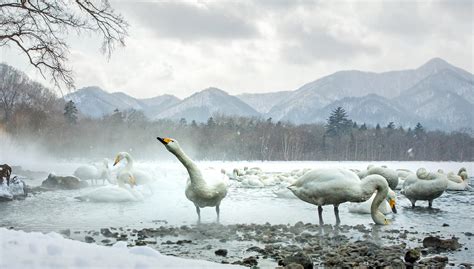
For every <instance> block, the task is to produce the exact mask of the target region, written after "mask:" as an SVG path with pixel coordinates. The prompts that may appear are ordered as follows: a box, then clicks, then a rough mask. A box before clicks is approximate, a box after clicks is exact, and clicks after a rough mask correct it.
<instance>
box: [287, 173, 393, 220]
mask: <svg viewBox="0 0 474 269" xmlns="http://www.w3.org/2000/svg"><path fill="white" fill-rule="evenodd" d="M288 189H290V190H291V191H292V192H293V193H294V194H295V195H296V196H297V197H298V198H300V199H301V200H303V201H305V202H307V203H311V204H314V205H317V206H318V215H319V223H320V225H322V224H324V222H323V217H322V212H323V208H322V206H323V205H334V213H335V215H336V224H339V223H340V222H341V221H340V219H339V208H338V206H339V204H342V203H345V202H357V203H360V202H363V201H366V200H368V199H369V198H370V197H371V196H372V194H373V193H374V192H375V191H377V195H375V198H374V201H373V202H372V205H371V207H370V213H371V215H372V220H373V221H374V222H375V223H376V224H388V223H389V221H388V220H387V219H386V218H385V216H384V215H383V214H382V213H381V212H380V211H379V210H378V208H379V206H380V204H381V203H382V202H383V201H384V199H385V198H386V197H387V194H388V184H387V181H386V180H385V178H383V177H382V176H380V175H369V176H366V177H364V178H363V179H362V180H361V179H359V177H358V176H357V175H356V174H355V173H354V172H352V171H350V170H347V169H342V168H323V169H314V170H311V171H309V172H307V173H306V174H304V175H303V176H302V177H300V178H299V179H298V180H297V181H296V182H295V183H293V184H292V185H290V186H289V187H288Z"/></svg>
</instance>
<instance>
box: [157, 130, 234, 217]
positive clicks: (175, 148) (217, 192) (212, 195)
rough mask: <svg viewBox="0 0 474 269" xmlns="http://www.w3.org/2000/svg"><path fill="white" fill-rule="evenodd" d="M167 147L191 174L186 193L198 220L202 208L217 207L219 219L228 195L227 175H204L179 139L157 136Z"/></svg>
mask: <svg viewBox="0 0 474 269" xmlns="http://www.w3.org/2000/svg"><path fill="white" fill-rule="evenodd" d="M157 139H158V141H160V142H161V143H162V144H163V145H164V146H165V147H166V149H167V150H168V151H169V152H171V153H172V154H173V155H175V156H176V158H178V160H179V161H180V162H181V163H182V164H183V166H184V167H185V168H186V170H187V171H188V174H189V178H188V181H187V184H186V189H185V195H186V198H188V200H190V201H191V202H193V203H194V206H195V207H196V213H197V215H198V221H199V222H200V221H201V211H200V208H204V207H215V208H216V213H217V221H219V217H220V209H219V208H220V204H221V201H222V199H224V197H225V196H226V195H227V188H228V187H227V176H226V175H225V173H221V175H220V176H218V177H206V178H205V177H203V173H202V172H201V170H200V169H199V168H198V167H197V165H196V164H195V163H194V162H193V161H192V160H191V158H189V157H188V156H187V155H186V154H185V153H184V151H183V150H182V149H181V147H180V146H179V143H178V141H176V140H174V139H171V138H161V137H157Z"/></svg>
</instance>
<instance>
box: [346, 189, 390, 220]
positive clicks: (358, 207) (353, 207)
mask: <svg viewBox="0 0 474 269" xmlns="http://www.w3.org/2000/svg"><path fill="white" fill-rule="evenodd" d="M375 195H376V193H374V194H372V196H371V197H370V199H369V200H367V201H365V202H362V203H351V204H350V205H349V212H351V213H357V214H370V205H371V204H372V203H373V201H374V199H375ZM395 200H396V194H395V192H394V191H392V190H391V189H389V190H388V195H387V199H386V200H384V201H383V202H382V203H381V204H380V206H379V210H380V212H382V214H384V215H387V214H390V213H392V212H393V213H395V212H394V208H395V207H392V206H391V205H390V203H391V201H395ZM392 203H393V202H392Z"/></svg>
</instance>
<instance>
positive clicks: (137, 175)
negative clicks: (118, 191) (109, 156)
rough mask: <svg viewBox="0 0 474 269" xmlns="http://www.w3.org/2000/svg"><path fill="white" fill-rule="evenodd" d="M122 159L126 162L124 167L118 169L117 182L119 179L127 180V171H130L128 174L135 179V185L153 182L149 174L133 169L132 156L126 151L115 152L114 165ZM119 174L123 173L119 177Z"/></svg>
mask: <svg viewBox="0 0 474 269" xmlns="http://www.w3.org/2000/svg"><path fill="white" fill-rule="evenodd" d="M123 159H125V160H127V164H126V165H125V167H124V168H123V169H122V170H120V171H119V172H118V174H117V183H118V181H120V180H121V179H122V180H127V177H126V174H127V173H130V174H132V175H133V178H134V180H135V184H136V185H145V184H150V183H152V182H153V181H152V178H151V177H150V175H148V174H147V173H146V172H143V171H141V170H138V169H135V168H134V167H133V158H132V156H131V155H130V154H129V153H128V152H119V153H118V154H117V157H115V161H114V166H115V165H117V164H118V163H119V162H120V161H122V160H123ZM121 174H125V176H124V177H121ZM122 183H126V181H123V182H122Z"/></svg>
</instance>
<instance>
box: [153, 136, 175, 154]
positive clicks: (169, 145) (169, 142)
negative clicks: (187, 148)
mask: <svg viewBox="0 0 474 269" xmlns="http://www.w3.org/2000/svg"><path fill="white" fill-rule="evenodd" d="M156 139H158V141H160V142H161V143H162V144H163V145H165V147H166V149H167V150H168V151H171V152H176V151H177V150H179V148H180V147H179V143H178V141H176V140H175V139H172V138H168V137H164V138H162V137H157V138H156Z"/></svg>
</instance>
